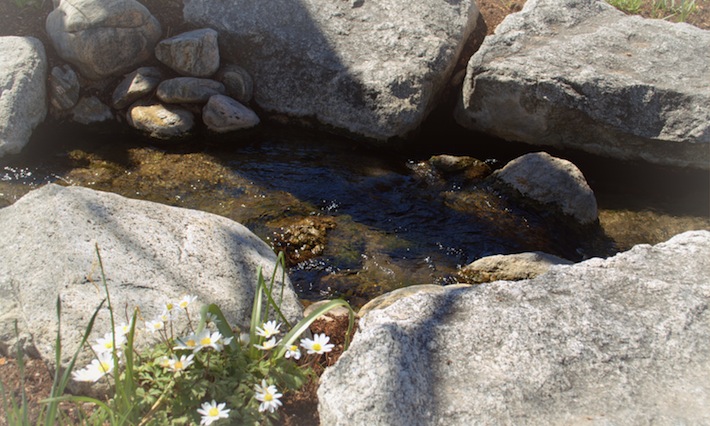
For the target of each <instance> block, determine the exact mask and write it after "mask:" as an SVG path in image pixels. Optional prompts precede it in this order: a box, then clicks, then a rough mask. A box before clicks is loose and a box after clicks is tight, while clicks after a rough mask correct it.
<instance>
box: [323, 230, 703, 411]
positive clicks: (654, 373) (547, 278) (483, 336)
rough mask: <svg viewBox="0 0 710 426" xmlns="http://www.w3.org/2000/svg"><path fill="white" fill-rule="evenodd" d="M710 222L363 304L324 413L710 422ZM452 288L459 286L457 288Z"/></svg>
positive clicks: (331, 375) (326, 391) (329, 374)
mask: <svg viewBox="0 0 710 426" xmlns="http://www.w3.org/2000/svg"><path fill="white" fill-rule="evenodd" d="M709 271H710V232H707V231H693V232H687V233H684V234H681V235H678V236H676V237H674V238H672V239H671V240H669V241H667V242H665V243H661V244H658V245H655V246H649V245H640V246H636V247H634V248H633V249H631V250H630V251H628V252H625V253H621V254H618V255H616V256H614V257H612V258H609V259H591V260H588V261H586V262H582V263H579V264H575V265H570V266H553V267H552V268H550V270H549V271H548V272H547V273H545V274H543V275H541V276H539V277H537V278H534V279H532V280H523V281H515V282H509V281H498V282H496V283H492V284H482V285H478V286H473V287H466V288H455V289H451V290H445V291H440V292H435V293H431V294H426V293H424V294H415V295H412V296H409V297H405V298H403V299H400V300H398V301H396V302H395V303H393V304H392V305H390V306H388V307H386V308H384V309H379V310H374V311H371V312H370V313H368V314H367V315H365V316H364V317H362V319H361V320H360V328H359V331H358V333H357V335H356V336H355V337H354V338H353V343H352V345H351V347H350V349H349V350H348V351H346V352H345V353H344V354H343V355H342V357H341V358H340V359H339V360H338V362H337V363H336V364H335V365H334V366H333V367H329V368H328V369H326V371H325V373H324V374H323V375H322V377H321V384H320V387H319V388H318V401H319V407H318V411H319V414H320V422H321V424H324V425H352V424H358V425H363V424H373V425H374V424H377V425H401V424H408V425H409V424H412V425H414V424H416V425H420V424H432V425H433V424H441V425H444V424H446V425H449V424H455V425H468V424H501V423H504V424H524V423H531V424H541V425H547V424H581V423H589V422H591V423H599V424H651V423H659V424H669V425H670V424H705V423H708V422H710V309H708V308H709V307H710V306H709V305H710V272H709ZM444 289H446V288H445V287H444Z"/></svg>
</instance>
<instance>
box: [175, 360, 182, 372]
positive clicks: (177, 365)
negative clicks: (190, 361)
mask: <svg viewBox="0 0 710 426" xmlns="http://www.w3.org/2000/svg"><path fill="white" fill-rule="evenodd" d="M174 368H175V369H176V370H182V361H175V367H174Z"/></svg>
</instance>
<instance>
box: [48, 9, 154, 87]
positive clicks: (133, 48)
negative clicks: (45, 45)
mask: <svg viewBox="0 0 710 426" xmlns="http://www.w3.org/2000/svg"><path fill="white" fill-rule="evenodd" d="M46 29H47V35H48V36H49V38H50V39H51V40H52V44H53V45H54V48H55V50H56V51H57V54H59V56H61V57H62V59H64V60H65V61H67V62H69V63H71V64H72V65H74V66H75V67H76V68H77V70H78V71H79V73H81V74H82V75H83V76H84V77H86V78H89V79H91V80H100V79H103V78H105V77H110V76H115V75H120V74H122V73H124V72H127V71H129V70H131V69H134V68H135V67H136V66H137V65H139V64H140V63H142V62H144V61H146V60H148V59H150V57H151V56H152V54H153V47H154V46H155V44H156V43H157V42H158V40H159V39H160V35H161V29H160V23H158V21H157V20H156V19H155V17H153V15H151V14H150V12H149V11H148V9H146V8H145V7H144V6H143V5H142V4H140V3H138V2H137V1H135V0H62V1H61V2H60V4H59V6H58V7H57V8H56V9H54V10H53V11H52V12H51V13H50V14H49V16H47V21H46Z"/></svg>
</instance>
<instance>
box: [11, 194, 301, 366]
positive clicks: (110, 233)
mask: <svg viewBox="0 0 710 426" xmlns="http://www.w3.org/2000/svg"><path fill="white" fill-rule="evenodd" d="M95 244H98V247H99V249H100V253H101V257H102V262H103V266H104V269H105V273H106V279H107V282H108V287H109V291H110V295H111V302H112V303H113V306H114V310H115V314H116V315H118V316H119V317H118V318H117V319H118V320H119V321H123V320H124V319H125V318H124V309H127V310H128V312H129V313H132V311H133V309H134V308H135V307H140V309H141V315H142V317H143V318H144V319H146V320H151V319H154V318H155V317H156V316H158V315H159V314H160V313H161V312H162V309H163V305H162V304H163V303H165V302H166V301H167V300H169V299H173V300H174V299H176V298H179V297H181V296H182V295H185V294H191V295H194V296H197V298H198V301H199V302H201V303H216V304H217V305H219V306H220V307H221V309H222V311H223V312H224V314H225V316H226V317H227V320H228V321H230V323H231V324H234V325H238V326H240V327H246V326H248V324H249V317H250V315H251V307H252V301H253V298H254V288H255V285H256V284H257V273H258V270H259V268H263V270H264V273H265V275H266V276H267V277H268V276H271V273H272V271H273V269H274V265H275V260H276V256H275V255H274V253H273V251H272V250H271V249H270V247H269V246H268V245H267V244H266V243H265V242H263V241H262V240H260V239H259V238H258V237H256V236H255V235H254V234H253V233H252V232H251V231H249V230H248V229H247V228H245V227H243V226H242V225H240V224H238V223H236V222H233V221H231V220H229V219H226V218H224V217H221V216H217V215H213V214H210V213H205V212H200V211H195V210H187V209H181V208H176V207H169V206H165V205H162V204H157V203H152V202H147V201H140V200H132V199H128V198H124V197H121V196H118V195H115V194H111V193H105V192H98V191H94V190H91V189H87V188H80V187H61V186H58V185H54V184H50V185H47V186H44V187H42V188H40V189H38V190H35V191H32V192H30V193H29V194H27V195H26V196H24V197H23V198H22V199H20V200H18V201H17V202H16V203H15V204H13V205H11V206H9V207H6V208H3V209H0V258H2V259H7V260H8V261H3V262H0V293H1V294H3V297H2V298H0V352H2V353H3V354H7V353H8V350H9V349H10V347H11V346H12V345H13V344H14V342H15V338H14V332H13V322H14V320H17V321H18V325H19V329H20V333H21V337H22V339H21V342H22V344H23V345H24V349H25V350H26V351H27V352H28V353H30V354H33V355H35V356H41V357H42V358H43V359H44V360H45V361H47V362H48V363H49V364H53V360H54V339H55V336H56V331H57V321H56V312H55V309H54V307H55V301H56V298H57V296H58V295H59V296H61V300H62V324H61V326H62V339H63V340H62V345H63V352H62V354H63V360H62V363H63V364H64V363H66V362H67V361H68V360H69V358H70V357H71V355H72V354H73V352H74V351H75V350H76V348H77V346H78V344H79V342H80V336H81V334H82V333H83V331H84V328H85V327H86V324H87V321H88V320H89V318H90V316H91V314H92V313H93V311H94V309H95V308H96V307H97V306H98V305H99V302H100V301H101V300H102V299H103V298H104V291H103V289H102V288H101V279H100V270H99V268H98V263H97V256H96V251H95ZM276 289H277V290H276V291H275V292H274V294H276V295H278V294H280V284H279V283H277V285H276ZM283 294H284V300H283V304H282V305H281V309H282V311H283V312H284V314H285V315H286V316H287V318H289V320H290V321H295V320H298V319H300V318H301V316H302V306H301V305H300V303H299V301H298V298H297V296H296V294H295V292H294V291H293V289H292V287H291V284H290V283H289V282H287V283H286V288H285V289H284V293H283ZM139 329H140V330H141V331H139V332H138V340H137V341H138V342H141V343H142V342H146V341H148V340H150V339H149V335H147V334H146V333H145V332H143V331H142V330H143V321H142V320H141V322H140V327H139ZM109 330H110V326H109V323H108V310H107V309H106V308H104V309H102V310H101V312H100V313H99V316H98V319H97V322H96V324H95V326H94V332H93V333H92V336H94V337H101V336H102V335H103V334H104V333H105V332H107V331H109ZM92 340H93V339H92ZM88 356H89V354H88V353H86V352H84V353H83V355H82V358H80V360H79V365H80V366H82V365H84V364H85V363H87V360H88Z"/></svg>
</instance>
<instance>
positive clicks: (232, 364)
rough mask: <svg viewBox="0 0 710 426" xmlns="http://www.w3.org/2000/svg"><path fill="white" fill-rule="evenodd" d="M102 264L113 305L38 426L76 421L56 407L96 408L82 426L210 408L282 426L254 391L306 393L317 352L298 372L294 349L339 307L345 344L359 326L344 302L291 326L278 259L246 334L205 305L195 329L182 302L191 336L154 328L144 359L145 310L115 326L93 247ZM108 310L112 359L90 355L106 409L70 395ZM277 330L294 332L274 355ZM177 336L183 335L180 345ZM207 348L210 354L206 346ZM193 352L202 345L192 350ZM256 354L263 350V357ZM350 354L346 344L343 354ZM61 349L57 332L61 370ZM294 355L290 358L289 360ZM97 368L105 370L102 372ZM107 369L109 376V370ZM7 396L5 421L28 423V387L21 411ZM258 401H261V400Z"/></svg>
mask: <svg viewBox="0 0 710 426" xmlns="http://www.w3.org/2000/svg"><path fill="white" fill-rule="evenodd" d="M96 255H97V257H98V262H99V268H100V270H101V281H102V284H103V286H104V289H105V292H106V299H105V300H104V301H102V302H101V303H100V304H99V306H98V307H97V309H96V311H95V312H94V315H93V316H92V317H91V320H90V321H89V324H88V326H87V328H86V331H85V333H84V336H83V338H82V342H81V345H80V346H79V349H78V350H77V352H76V353H75V354H74V356H73V358H72V360H71V362H70V364H69V366H68V367H67V368H66V369H65V370H64V372H63V373H62V374H60V368H57V369H56V370H57V373H56V375H55V377H54V384H53V388H52V392H51V395H50V397H49V398H48V399H46V400H44V401H43V403H44V404H46V405H45V407H44V408H45V409H44V410H43V411H42V413H41V415H40V419H39V420H38V422H37V424H38V425H40V424H42V423H44V424H45V425H51V424H69V423H70V422H69V421H68V420H67V419H64V418H62V417H61V413H60V412H59V410H58V406H59V405H58V404H59V403H60V402H62V401H74V402H77V403H91V404H92V406H93V410H91V412H90V413H85V412H80V413H79V417H80V421H81V423H82V424H87V425H107V424H108V425H112V426H116V425H146V426H147V425H156V426H157V425H165V424H172V425H192V424H199V423H200V420H201V418H200V417H201V415H200V413H198V412H197V408H198V407H200V404H201V403H202V404H204V403H205V402H206V401H207V402H208V401H219V402H220V403H225V404H226V408H228V409H229V417H228V419H226V420H228V422H229V424H236V425H242V424H250V425H251V424H272V422H274V421H276V420H278V410H276V408H278V406H273V405H272V406H270V407H271V408H272V409H267V408H268V407H269V406H266V407H265V406H264V405H263V403H260V400H258V398H257V391H258V389H257V387H256V386H255V385H259V386H261V388H260V389H261V390H263V389H264V386H263V385H264V384H266V385H267V387H269V388H270V389H271V387H272V386H273V387H275V389H276V391H274V395H275V396H274V395H272V396H274V398H276V399H277V402H278V397H279V396H280V395H276V394H277V393H284V394H285V393H287V392H292V391H296V390H298V389H300V388H301V387H302V386H303V385H304V384H305V383H306V382H307V381H308V380H311V379H314V378H315V374H314V373H313V369H312V366H313V363H314V362H316V360H317V357H318V353H315V354H313V355H308V356H304V357H303V358H302V359H301V361H300V362H298V363H297V362H295V360H294V359H293V356H294V355H293V352H291V351H290V350H289V348H293V347H294V345H295V343H296V340H297V339H298V338H299V337H300V336H302V335H303V334H304V333H308V328H309V327H310V325H311V324H312V323H313V321H314V320H315V319H316V318H317V317H319V316H320V315H323V314H325V313H326V312H328V311H329V310H330V309H333V308H335V307H338V306H346V307H347V308H348V309H349V319H350V324H349V329H348V334H347V335H348V336H349V335H350V331H351V330H352V327H353V324H354V312H353V311H352V309H350V305H349V304H348V303H347V302H345V301H342V300H334V301H330V302H329V303H327V304H325V305H324V306H322V307H320V308H319V309H317V310H316V311H314V312H313V313H311V314H310V315H309V316H308V317H306V318H304V319H302V320H301V321H299V322H298V323H297V324H295V325H291V324H290V323H289V322H288V320H287V318H285V316H284V315H283V313H282V311H281V302H282V300H283V286H281V289H282V290H281V292H280V294H279V295H278V296H277V297H274V290H275V287H276V275H277V270H278V269H279V267H280V269H281V270H282V276H281V280H282V281H281V282H282V283H283V282H285V260H284V256H283V254H280V255H279V257H278V260H277V267H276V268H275V270H274V273H273V275H272V277H271V280H270V282H269V283H268V284H267V282H266V281H265V279H264V277H263V274H262V272H261V270H260V271H259V278H258V283H257V286H256V289H255V294H254V302H253V309H252V316H251V320H250V325H249V330H248V331H247V330H245V331H244V332H242V331H241V330H240V329H239V328H236V327H233V326H231V325H230V324H229V323H228V322H227V319H226V317H225V316H224V314H223V313H222V311H221V310H220V308H219V307H218V306H217V305H215V304H210V305H206V306H203V307H202V308H201V310H200V315H199V322H198V324H196V325H195V324H193V321H192V317H191V316H190V309H189V306H190V305H189V304H190V303H191V301H192V299H190V298H189V297H188V298H187V299H183V300H186V301H185V303H184V306H182V307H183V312H184V314H185V316H186V319H187V320H186V324H185V325H184V328H181V329H177V327H178V324H177V323H175V324H173V323H170V327H169V328H168V327H167V326H166V327H163V326H161V327H158V328H156V329H155V330H158V329H159V335H160V340H159V342H158V343H157V344H154V345H153V346H150V347H149V348H148V349H146V350H144V351H142V352H143V353H140V352H139V351H137V350H136V349H135V346H134V343H135V340H136V337H137V336H136V331H137V330H136V323H137V320H138V319H139V311H138V310H136V311H135V312H134V313H133V315H132V318H131V320H130V322H129V323H128V325H127V326H121V327H118V328H117V327H116V323H115V318H114V313H113V305H112V304H111V298H110V292H109V289H108V285H107V282H106V277H105V275H104V268H103V263H102V260H101V255H100V253H99V250H98V246H97V247H96ZM104 302H107V306H108V310H109V314H110V321H111V327H112V330H114V332H113V333H110V339H105V340H104V341H103V343H102V345H107V346H106V347H110V350H109V352H110V354H108V355H107V353H103V352H102V353H97V351H98V349H97V350H96V351H94V348H97V347H100V349H101V350H102V351H103V350H104V346H101V345H98V346H97V345H94V346H92V351H94V354H95V355H96V358H97V359H96V360H94V362H93V363H92V365H93V366H94V367H96V368H101V370H96V369H95V370H94V371H100V373H99V374H98V376H97V377H96V378H94V379H93V380H108V381H109V384H110V385H112V389H113V393H112V397H111V398H110V399H109V400H108V401H101V400H98V399H95V398H90V397H87V396H72V395H63V394H64V390H65V389H66V385H67V384H68V381H69V378H70V376H74V379H75V380H79V379H81V380H87V378H86V377H87V375H86V374H87V373H88V372H90V371H91V370H90V369H91V367H92V365H89V366H87V367H86V368H85V369H83V370H82V371H83V373H85V374H84V375H83V376H82V374H81V373H82V371H79V372H72V370H73V369H74V364H75V362H76V359H77V357H78V355H79V352H80V350H81V349H82V347H84V346H85V345H86V343H87V339H88V336H89V334H90V333H91V330H92V328H93V324H94V320H95V318H96V315H97V314H98V312H99V310H100V309H101V307H102V306H103V304H104ZM174 305H177V304H174ZM168 317H170V315H168ZM272 318H275V319H272ZM57 320H58V323H59V324H60V325H61V304H60V300H59V298H57ZM265 321H269V322H270V324H271V325H270V328H272V329H274V331H273V333H267V332H265V330H267V328H269V327H267V324H266V323H265ZM276 321H280V322H281V324H284V325H286V327H287V328H288V329H289V330H288V331H286V332H285V336H284V337H283V339H282V340H281V342H280V343H278V344H274V345H273V346H271V347H269V344H268V342H266V340H267V337H270V336H271V335H272V334H273V335H276V334H278V333H279V331H278V329H279V327H280V325H281V324H279V325H276ZM173 325H175V327H173ZM119 330H120V333H119ZM174 332H177V333H178V337H176V335H175V334H174ZM179 336H182V338H181V337H179ZM185 336H187V337H185ZM200 336H202V337H200ZM205 336H206V337H205ZM205 339H207V340H208V341H209V342H211V343H212V345H208V344H207V343H206V342H205ZM272 339H274V337H272ZM196 342H197V343H196ZM109 343H110V344H109ZM272 343H273V342H272ZM190 344H194V345H195V346H194V347H193V346H189V345H190ZM256 345H259V346H261V347H262V348H266V349H259V348H257V346H256ZM347 345H348V342H347V341H346V348H347ZM18 346H19V345H18ZM267 347H268V348H267ZM61 349H62V346H61V339H60V331H59V327H58V330H57V340H56V347H55V353H56V363H57V365H60V361H61ZM328 350H330V349H328ZM289 352H290V353H291V356H292V358H288V356H289V355H287V354H288V353H289ZM111 355H112V357H111V360H112V363H113V365H110V364H108V365H107V364H104V363H103V361H101V360H102V359H105V358H102V356H111ZM299 356H300V352H299ZM119 360H121V362H119ZM181 363H182V364H181ZM18 365H19V366H20V373H21V374H24V370H23V364H22V353H21V352H20V351H19V349H18ZM98 365H100V366H101V367H97V366H98ZM105 365H106V367H104V366H105ZM178 365H179V366H180V367H178ZM183 367H184V368H183ZM91 377H93V376H91ZM88 380H92V379H88ZM0 393H1V394H2V398H3V399H2V401H3V405H4V408H5V413H7V414H6V417H7V419H6V420H7V423H8V424H28V422H27V415H28V414H27V413H28V411H27V400H26V396H25V394H24V386H23V394H22V396H21V401H19V402H18V401H15V399H13V398H12V396H9V397H8V396H7V395H6V394H5V390H4V388H3V387H2V383H1V382H0ZM260 397H261V398H262V400H264V394H262V395H260ZM279 405H280V403H279ZM220 421H221V420H220Z"/></svg>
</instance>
